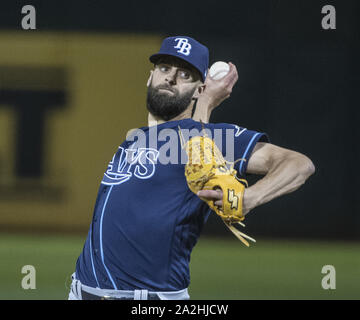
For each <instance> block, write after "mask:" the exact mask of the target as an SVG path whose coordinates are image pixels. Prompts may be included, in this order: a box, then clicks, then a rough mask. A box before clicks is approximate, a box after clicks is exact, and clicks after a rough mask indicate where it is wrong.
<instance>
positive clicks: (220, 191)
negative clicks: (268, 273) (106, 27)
mask: <svg viewBox="0 0 360 320" xmlns="http://www.w3.org/2000/svg"><path fill="white" fill-rule="evenodd" d="M150 61H151V62H152V63H153V64H154V68H153V70H151V72H150V76H149V79H148V82H147V101H146V106H147V110H148V111H149V116H148V126H146V127H142V128H138V129H135V130H132V131H131V132H130V133H129V134H128V135H127V137H126V139H125V141H123V142H122V143H121V145H120V146H119V147H118V149H117V150H116V152H115V154H114V155H113V157H112V159H111V160H110V161H109V163H108V166H107V168H106V171H105V173H104V176H103V178H102V180H101V183H100V187H99V191H98V195H97V199H96V203H95V207H94V212H93V218H92V221H91V224H90V228H89V232H88V236H87V239H86V241H85V245H84V247H83V250H82V252H81V254H80V256H79V258H78V260H77V263H76V268H75V272H74V274H73V275H72V285H71V290H70V294H69V299H72V300H81V299H82V300H106V299H115V300H122V299H128V300H169V299H171V300H178V299H189V298H190V297H189V294H188V289H187V288H188V286H189V283H190V272H189V262H190V255H191V252H192V249H193V248H194V246H195V244H196V242H197V240H198V237H199V235H200V233H201V230H202V228H203V226H204V224H205V223H206V221H207V219H208V217H209V215H210V214H211V213H212V212H213V213H214V212H215V213H216V214H218V215H219V216H220V217H221V219H222V220H223V221H224V223H225V225H226V226H227V227H228V228H229V229H230V230H231V231H232V232H233V233H234V234H235V235H236V236H237V237H238V238H239V239H240V240H241V241H242V242H243V243H244V244H245V245H246V246H249V241H255V240H254V239H253V238H252V237H250V236H248V235H246V234H245V233H243V232H242V231H243V229H241V231H240V228H241V227H240V226H239V224H240V225H242V226H243V221H244V218H245V215H246V214H247V213H248V212H249V211H251V210H252V209H253V208H255V207H257V206H259V205H261V204H263V203H266V202H268V201H270V200H272V199H274V198H276V197H279V196H281V195H283V194H286V193H289V192H292V191H294V190H296V189H297V188H299V187H300V186H301V185H302V184H303V183H304V182H305V181H306V180H307V178H308V177H309V176H310V175H311V174H312V173H313V172H314V166H313V164H312V162H311V160H310V159H309V158H307V157H306V156H304V155H302V154H300V153H298V152H295V151H292V150H288V149H284V148H281V147H278V146H275V145H273V144H271V143H270V142H269V138H268V136H267V135H266V134H265V133H262V132H256V131H253V130H249V129H246V128H244V127H240V126H238V125H236V124H227V123H209V122H208V120H209V117H210V114H211V112H212V110H214V108H215V107H217V106H218V105H219V104H220V103H221V102H222V101H224V99H227V98H228V97H229V96H230V94H231V90H232V88H233V86H234V84H235V83H236V81H237V78H238V76H237V70H236V67H235V65H233V64H231V63H229V65H230V71H229V73H228V74H227V75H226V76H225V77H224V78H222V79H220V80H214V79H212V78H211V77H209V76H208V75H207V73H208V64H209V52H208V49H207V47H205V46H204V45H203V44H201V43H199V42H198V41H196V40H194V39H192V38H190V37H186V36H175V37H169V38H166V39H164V41H163V42H162V45H161V48H160V50H159V52H157V53H156V54H154V55H152V56H151V57H150ZM234 122H237V119H234ZM246 173H253V174H258V175H262V178H261V179H260V180H258V182H256V183H255V184H253V185H251V186H248V185H247V181H246ZM239 244H240V242H239Z"/></svg>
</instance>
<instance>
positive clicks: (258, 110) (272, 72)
mask: <svg viewBox="0 0 360 320" xmlns="http://www.w3.org/2000/svg"><path fill="white" fill-rule="evenodd" d="M23 4H33V5H34V6H35V7H36V10H37V26H38V30H37V31H29V32H43V31H53V30H59V31H84V32H90V33H91V32H101V33H103V32H112V33H113V32H115V33H122V32H128V33H129V32H130V33H141V34H143V33H148V34H159V35H163V36H167V35H174V34H178V35H181V34H184V35H189V36H193V37H195V38H196V39H198V40H199V41H200V42H203V43H204V44H206V45H207V46H208V47H209V49H210V62H211V63H212V62H214V61H217V60H224V61H232V62H233V63H235V64H236V66H237V68H238V72H239V80H238V83H237V85H236V87H235V88H234V90H233V93H232V96H231V98H230V99H229V100H228V101H226V102H224V103H223V105H222V106H221V107H219V108H218V109H217V110H215V111H214V113H213V115H212V118H211V121H213V122H230V123H236V124H239V125H241V126H244V127H247V128H249V129H250V128H251V129H254V130H261V131H265V132H267V133H268V134H269V136H270V138H271V142H272V143H274V144H277V145H280V146H282V147H286V148H290V149H294V150H297V151H299V152H302V153H304V154H306V155H307V156H309V157H310V158H311V159H312V160H313V162H314V164H315V166H316V173H315V175H314V176H313V177H311V178H310V179H309V182H308V183H307V184H306V185H305V186H303V187H302V188H301V189H300V190H298V191H297V192H295V193H293V194H290V195H286V196H284V197H282V198H280V199H276V200H274V201H273V202H271V203H269V204H265V205H263V206H262V207H259V208H257V209H255V210H254V212H253V213H252V214H249V216H248V219H247V221H248V222H247V230H248V231H249V233H251V234H252V235H254V234H256V235H260V234H261V235H283V236H291V235H292V236H296V237H301V236H304V235H306V236H308V235H311V236H314V237H315V236H319V237H328V238H329V237H341V238H355V237H356V238H359V234H360V215H359V214H360V210H359V209H360V208H359V200H358V198H359V196H358V195H357V193H358V186H357V185H358V176H359V174H358V168H357V166H356V165H357V164H358V162H359V156H358V154H359V152H358V147H357V144H356V141H357V139H356V138H355V137H356V135H357V133H356V132H357V122H358V119H359V116H358V115H359V114H358V107H359V99H358V95H359V89H360V86H359V84H360V81H359V71H360V68H359V65H360V63H359V53H360V50H359V48H360V39H359V30H360V26H359V20H360V19H359V15H360V11H359V8H360V6H359V4H358V1H311V0H306V1H301V0H288V1H285V0H281V1H279V0H277V1H275V0H272V1H266V0H264V1H233V2H231V1H221V2H219V1H206V2H203V1H191V2H190V1H182V2H169V1H164V0H161V1H154V2H150V1H146V2H145V1H132V2H131V1H129V2H126V3H125V2H122V1H105V2H104V1H90V0H86V1H85V0H77V1H65V0H63V1H30V2H21V1H16V2H14V1H6V2H2V4H1V9H2V10H1V13H0V28H2V29H3V30H21V29H20V17H21V15H20V11H21V7H22V5H23ZM326 4H331V5H333V6H335V8H336V13H337V20H336V27H337V28H336V30H323V29H322V28H321V19H322V17H323V14H322V13H321V8H322V7H323V6H324V5H326ZM24 32H25V31H24ZM0 46H1V44H0ZM249 179H250V180H251V181H252V180H253V179H255V178H254V177H249ZM254 181H255V180H254ZM89 214H90V213H89ZM218 224H219V221H218V219H217V218H216V217H213V218H211V219H210V220H209V223H208V225H207V227H206V228H205V232H213V231H216V229H217V228H216V226H217V225H218ZM221 230H225V229H221Z"/></svg>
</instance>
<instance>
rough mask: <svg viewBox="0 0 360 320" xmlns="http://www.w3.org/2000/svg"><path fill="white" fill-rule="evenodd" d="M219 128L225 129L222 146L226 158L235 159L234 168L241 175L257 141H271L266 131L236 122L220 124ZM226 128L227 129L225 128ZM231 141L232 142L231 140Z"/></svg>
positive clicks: (243, 173) (244, 171)
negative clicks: (246, 126)
mask: <svg viewBox="0 0 360 320" xmlns="http://www.w3.org/2000/svg"><path fill="white" fill-rule="evenodd" d="M216 127H217V128H222V129H223V132H224V134H223V136H222V140H223V141H222V146H225V148H224V149H223V150H225V151H226V153H225V154H224V152H223V154H224V156H225V159H226V160H228V161H230V162H232V161H235V162H236V163H235V166H234V168H235V169H236V171H237V172H238V174H239V175H240V176H244V175H245V173H246V169H247V165H248V163H249V159H250V156H251V153H252V151H253V149H254V147H255V145H256V143H257V142H269V137H268V135H267V134H266V133H264V132H258V131H253V130H248V129H247V128H243V127H239V126H237V125H234V124H219V125H216ZM224 129H225V130H224ZM229 141H230V142H229Z"/></svg>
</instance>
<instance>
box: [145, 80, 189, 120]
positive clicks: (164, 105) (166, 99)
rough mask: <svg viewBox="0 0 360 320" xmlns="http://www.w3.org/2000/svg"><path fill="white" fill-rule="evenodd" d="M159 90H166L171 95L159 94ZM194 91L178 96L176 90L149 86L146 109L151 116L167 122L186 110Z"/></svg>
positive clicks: (162, 86)
mask: <svg viewBox="0 0 360 320" xmlns="http://www.w3.org/2000/svg"><path fill="white" fill-rule="evenodd" d="M160 89H168V90H170V91H171V92H173V93H172V94H169V93H166V92H160ZM195 89H196V88H195ZM195 89H194V90H191V91H189V92H187V93H185V94H183V95H182V96H180V95H179V92H178V91H177V90H175V89H173V88H170V87H168V86H165V85H159V86H157V87H156V88H154V87H152V86H151V85H150V86H149V88H148V92H147V99H146V106H147V109H148V111H149V112H150V113H151V114H152V115H154V116H156V117H158V118H161V119H163V120H165V121H169V120H171V119H173V118H175V117H176V116H178V115H179V114H181V113H183V112H184V111H185V110H186V109H187V107H188V106H189V105H190V102H191V99H192V96H193V94H194V92H195Z"/></svg>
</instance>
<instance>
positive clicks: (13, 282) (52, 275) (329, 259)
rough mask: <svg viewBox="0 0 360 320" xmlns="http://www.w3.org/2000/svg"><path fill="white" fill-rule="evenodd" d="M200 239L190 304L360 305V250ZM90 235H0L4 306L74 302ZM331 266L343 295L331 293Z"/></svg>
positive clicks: (348, 245)
mask: <svg viewBox="0 0 360 320" xmlns="http://www.w3.org/2000/svg"><path fill="white" fill-rule="evenodd" d="M257 240H258V242H257V243H256V244H254V245H252V246H251V247H250V248H246V247H244V246H243V245H242V244H241V243H240V242H239V241H238V240H237V239H235V238H234V239H231V238H229V239H227V238H226V239H220V238H200V240H199V242H198V244H197V246H196V247H195V249H194V251H193V254H192V258H191V263H190V270H191V285H190V287H189V293H190V296H191V299H209V300H212V299H220V300H241V299H321V300H322V299H351V300H352V299H360V243H356V242H325V241H294V240H291V241H288V240H271V239H257ZM84 241H85V236H69V235H66V236H65V235H64V236H60V235H48V236H46V235H39V236H33V235H25V234H2V235H0V259H1V260H0V261H1V265H0V299H2V300H4V299H6V300H8V299H21V300H23V299H32V300H34V299H56V300H57V299H67V296H68V292H69V286H70V282H71V281H70V276H71V274H72V273H73V272H74V268H75V263H76V259H77V257H78V255H79V254H80V252H81V250H82V247H83V243H84ZM24 265H33V266H34V267H35V268H36V289H35V290H31V289H29V290H24V289H22V287H21V280H22V278H23V277H24V276H25V275H24V274H22V273H21V269H22V267H23V266H24ZM324 265H333V266H334V267H335V269H336V289H335V290H324V289H322V287H321V280H322V278H323V277H324V276H325V275H324V274H322V273H321V269H322V267H323V266H324Z"/></svg>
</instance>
